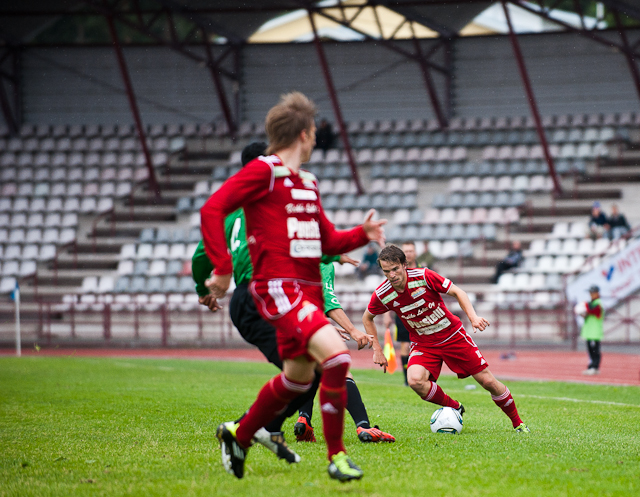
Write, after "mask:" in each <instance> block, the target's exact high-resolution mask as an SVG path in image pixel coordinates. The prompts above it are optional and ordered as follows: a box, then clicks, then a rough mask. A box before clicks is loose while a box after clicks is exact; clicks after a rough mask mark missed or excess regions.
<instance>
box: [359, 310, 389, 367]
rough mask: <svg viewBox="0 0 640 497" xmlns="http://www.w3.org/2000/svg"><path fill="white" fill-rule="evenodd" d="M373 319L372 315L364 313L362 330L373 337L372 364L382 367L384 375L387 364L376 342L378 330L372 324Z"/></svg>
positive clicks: (378, 343) (367, 312)
mask: <svg viewBox="0 0 640 497" xmlns="http://www.w3.org/2000/svg"><path fill="white" fill-rule="evenodd" d="M373 318H375V316H374V315H373V314H371V313H370V312H369V311H364V315H363V316H362V324H364V329H365V331H366V332H367V334H368V335H371V336H372V337H373V344H372V345H373V362H374V364H377V365H379V366H382V369H383V371H384V372H385V373H386V372H387V367H388V366H389V363H388V362H387V358H386V357H385V356H384V352H383V351H382V347H381V346H380V342H379V341H378V329H377V328H376V324H375V323H374V322H373Z"/></svg>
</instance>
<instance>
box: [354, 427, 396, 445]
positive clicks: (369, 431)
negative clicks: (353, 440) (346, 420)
mask: <svg viewBox="0 0 640 497" xmlns="http://www.w3.org/2000/svg"><path fill="white" fill-rule="evenodd" d="M357 432H358V438H359V439H360V441H361V442H365V443H368V442H395V441H396V438H395V437H394V436H393V435H389V434H388V433H385V432H384V431H382V430H380V428H378V427H377V426H374V427H373V428H358V430H357Z"/></svg>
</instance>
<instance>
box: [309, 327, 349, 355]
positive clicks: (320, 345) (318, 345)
mask: <svg viewBox="0 0 640 497" xmlns="http://www.w3.org/2000/svg"><path fill="white" fill-rule="evenodd" d="M308 351H309V354H311V356H313V358H314V359H315V360H316V361H318V362H319V363H323V362H325V361H326V360H327V359H329V358H330V357H333V356H335V355H336V354H340V353H346V354H347V355H348V354H349V349H348V348H347V346H346V345H345V343H344V342H343V340H342V338H340V335H338V334H337V333H336V331H335V328H334V327H333V326H331V325H326V326H323V327H322V328H320V329H319V330H318V331H316V332H315V333H314V334H313V336H312V337H311V339H310V340H309V345H308Z"/></svg>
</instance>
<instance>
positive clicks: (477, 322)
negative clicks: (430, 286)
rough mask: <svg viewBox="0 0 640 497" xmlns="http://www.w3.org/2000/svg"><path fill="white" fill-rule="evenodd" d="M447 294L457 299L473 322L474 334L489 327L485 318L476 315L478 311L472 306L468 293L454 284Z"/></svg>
mask: <svg viewBox="0 0 640 497" xmlns="http://www.w3.org/2000/svg"><path fill="white" fill-rule="evenodd" d="M447 293H448V294H449V295H451V296H452V297H455V299H456V300H457V301H458V304H460V307H461V308H462V310H463V311H464V313H465V314H466V315H467V317H468V318H469V321H471V326H472V327H473V332H474V333H475V332H476V331H478V330H480V331H484V330H485V328H487V326H489V321H487V320H486V319H485V318H482V317H479V316H478V315H477V314H476V311H475V309H474V308H473V305H472V304H471V300H469V296H468V295H467V292H465V291H464V290H463V289H462V288H460V287H457V286H456V285H454V284H453V283H452V284H451V286H450V287H449V290H448V291H447Z"/></svg>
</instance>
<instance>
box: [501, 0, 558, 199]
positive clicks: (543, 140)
mask: <svg viewBox="0 0 640 497" xmlns="http://www.w3.org/2000/svg"><path fill="white" fill-rule="evenodd" d="M501 1H502V8H503V10H504V15H505V17H506V18H507V25H508V26H509V38H510V39H511V45H512V47H513V54H514V55H515V57H516V62H517V63H518V69H519V71H520V77H521V78H522V84H523V85H524V90H525V92H526V93H527V100H528V101H529V107H530V108H531V114H532V115H533V120H534V121H535V123H536V131H537V132H538V138H540V144H541V145H542V151H543V152H544V157H545V159H546V161H547V166H549V174H550V175H551V179H552V180H553V189H554V191H555V193H556V195H559V194H561V193H562V185H561V184H560V179H559V178H558V174H557V173H556V167H555V164H554V162H553V157H551V152H550V151H549V144H548V143H547V137H546V136H545V134H544V128H543V127H542V119H540V113H539V112H538V105H537V104H536V98H535V96H534V94H533V88H532V87H531V81H530V80H529V74H528V73H527V66H525V64H524V58H523V57H522V52H521V51H520V44H519V43H518V37H517V36H516V34H515V32H514V31H513V25H512V24H511V17H510V16H509V9H508V8H507V2H506V1H505V0H501Z"/></svg>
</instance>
